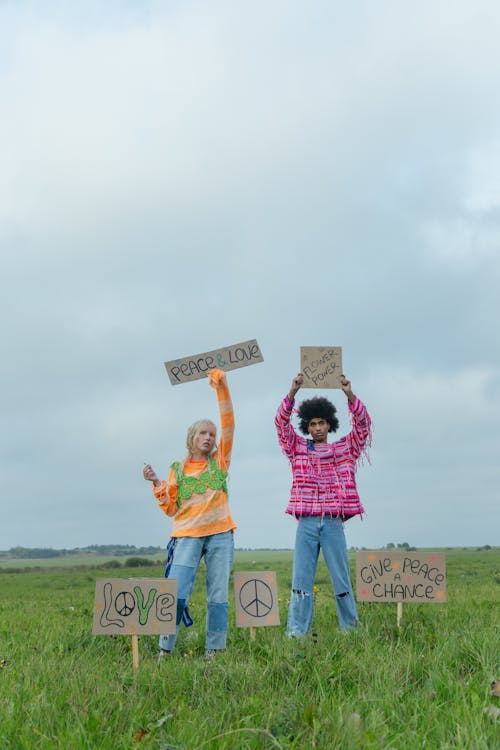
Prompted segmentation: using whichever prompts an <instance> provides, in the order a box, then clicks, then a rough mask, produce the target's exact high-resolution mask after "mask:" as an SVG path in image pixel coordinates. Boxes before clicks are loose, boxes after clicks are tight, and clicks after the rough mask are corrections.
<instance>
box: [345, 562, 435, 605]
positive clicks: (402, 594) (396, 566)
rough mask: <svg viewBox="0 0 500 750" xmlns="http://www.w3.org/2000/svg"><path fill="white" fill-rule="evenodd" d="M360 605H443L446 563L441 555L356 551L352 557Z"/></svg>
mask: <svg viewBox="0 0 500 750" xmlns="http://www.w3.org/2000/svg"><path fill="white" fill-rule="evenodd" d="M356 591H357V599H358V601H360V602H420V603H426V602H427V603H431V604H442V603H443V602H445V601H446V561H445V556H444V553H442V552H400V551H399V550H398V551H395V550H380V549H378V550H360V551H359V552H358V553H357V555H356Z"/></svg>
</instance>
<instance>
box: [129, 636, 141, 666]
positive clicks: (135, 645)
mask: <svg viewBox="0 0 500 750" xmlns="http://www.w3.org/2000/svg"><path fill="white" fill-rule="evenodd" d="M131 637H132V667H133V668H134V673H135V672H137V670H138V669H139V638H138V637H137V633H133V634H132V636H131Z"/></svg>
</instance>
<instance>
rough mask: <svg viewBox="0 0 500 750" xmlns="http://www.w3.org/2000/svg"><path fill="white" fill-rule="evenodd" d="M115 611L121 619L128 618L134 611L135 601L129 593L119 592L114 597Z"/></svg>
mask: <svg viewBox="0 0 500 750" xmlns="http://www.w3.org/2000/svg"><path fill="white" fill-rule="evenodd" d="M115 609H116V611H117V612H118V614H119V615H121V616H122V617H128V615H131V614H132V612H133V611H134V609H135V599H134V597H133V596H132V594H131V593H130V591H120V593H119V594H117V595H116V599H115Z"/></svg>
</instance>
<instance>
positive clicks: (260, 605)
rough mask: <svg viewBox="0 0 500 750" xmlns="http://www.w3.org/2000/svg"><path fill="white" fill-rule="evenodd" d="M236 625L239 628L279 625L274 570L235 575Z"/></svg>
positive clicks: (244, 572) (238, 572) (239, 572)
mask: <svg viewBox="0 0 500 750" xmlns="http://www.w3.org/2000/svg"><path fill="white" fill-rule="evenodd" d="M234 602H235V609H236V625H237V626H238V627H239V628H249V627H262V626H263V625H279V624H280V613H279V607H278V584H277V581H276V573H275V571H273V570H252V571H250V572H246V571H241V570H239V571H237V572H235V574H234Z"/></svg>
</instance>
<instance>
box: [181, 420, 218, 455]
mask: <svg viewBox="0 0 500 750" xmlns="http://www.w3.org/2000/svg"><path fill="white" fill-rule="evenodd" d="M206 424H210V425H212V427H213V428H214V430H215V432H216V434H217V425H215V424H214V423H213V422H212V420H211V419H198V421H197V422H193V424H192V425H191V427H189V428H188V431H187V435H186V448H187V456H186V458H185V459H184V462H186V461H187V460H188V458H190V456H191V455H192V453H193V450H194V444H195V442H196V438H197V437H198V435H199V434H200V432H201V430H202V427H203V426H204V425H206ZM216 448H217V446H216V445H214V447H213V449H212V452H211V453H210V456H213V454H214V453H215V450H216Z"/></svg>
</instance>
